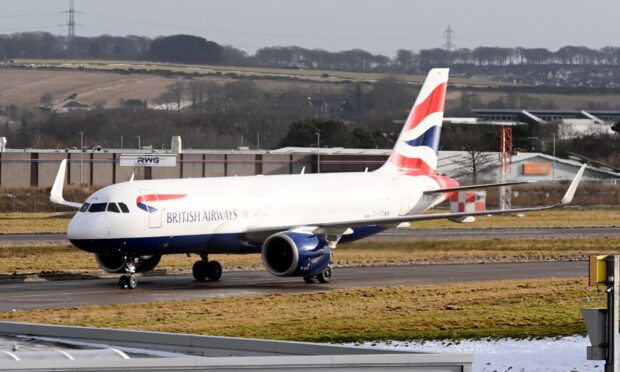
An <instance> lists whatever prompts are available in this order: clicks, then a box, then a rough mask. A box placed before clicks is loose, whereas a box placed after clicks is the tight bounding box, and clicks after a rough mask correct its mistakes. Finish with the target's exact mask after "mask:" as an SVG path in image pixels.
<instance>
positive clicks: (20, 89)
mask: <svg viewBox="0 0 620 372" xmlns="http://www.w3.org/2000/svg"><path fill="white" fill-rule="evenodd" d="M15 63H16V65H20V66H26V67H27V68H23V69H22V68H20V69H16V68H0V91H1V92H2V97H0V104H1V105H3V106H6V105H10V104H15V105H18V106H25V107H32V106H37V105H39V99H40V97H41V96H42V95H43V94H44V93H45V92H50V93H51V94H52V96H53V97H54V98H55V100H56V101H59V100H62V99H64V98H66V97H68V96H70V95H72V94H74V93H75V94H77V96H76V99H77V100H79V101H80V102H82V103H86V104H89V105H91V106H94V105H102V106H103V107H106V108H112V107H118V106H119V100H121V99H126V98H138V99H146V100H147V101H149V103H152V102H154V100H155V98H157V97H158V96H159V95H160V94H161V93H162V92H163V91H164V90H165V87H166V86H167V85H169V84H172V83H174V82H176V81H180V82H184V81H187V79H193V80H196V79H199V80H205V81H211V82H215V83H217V84H225V83H227V82H231V81H234V80H233V79H236V78H240V77H243V78H250V79H254V81H255V83H256V84H257V86H258V88H259V89H262V90H264V91H266V92H279V91H282V90H285V89H295V90H299V91H302V92H306V93H307V94H313V93H314V94H316V93H319V92H321V93H330V92H331V93H338V92H342V91H343V90H344V89H347V85H346V84H342V83H348V82H353V83H372V82H374V81H376V80H378V79H381V78H383V77H385V76H386V75H384V74H376V73H353V72H343V71H321V70H303V69H301V70H295V69H269V68H249V67H226V66H195V65H175V64H163V63H148V62H125V61H79V60H71V61H67V60H15ZM138 71H140V72H141V73H137V72H138ZM175 74H176V75H175ZM181 75H183V76H181ZM422 78H423V77H422V76H418V75H402V76H399V79H403V80H405V81H407V82H409V83H412V84H417V83H419V82H420V81H421V79H422ZM450 81H451V83H454V84H455V85H456V87H455V88H456V89H451V90H450V91H449V94H448V97H447V99H448V101H449V102H457V101H458V100H459V99H460V97H461V95H462V93H463V92H464V91H467V88H463V87H470V86H479V87H485V86H489V85H493V86H496V87H500V88H504V87H505V91H477V94H478V95H479V97H480V99H481V102H482V103H485V104H486V103H488V102H489V101H491V100H494V99H497V98H498V97H499V96H502V95H504V94H506V93H510V91H511V90H510V87H513V86H515V85H513V84H505V83H499V82H490V81H485V80H472V79H459V78H453V79H451V80H450ZM333 83H336V84H333ZM528 95H529V96H532V97H534V98H538V99H540V100H543V101H544V100H549V99H551V100H553V101H554V104H555V106H556V107H557V108H566V109H574V108H583V107H585V105H586V104H592V105H596V106H600V107H615V106H616V105H617V102H618V100H619V99H620V95H618V94H610V95H603V94H599V95H584V94H547V93H528Z"/></svg>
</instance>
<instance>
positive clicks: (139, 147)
mask: <svg viewBox="0 0 620 372" xmlns="http://www.w3.org/2000/svg"><path fill="white" fill-rule="evenodd" d="M136 138H137V139H138V150H140V149H141V148H142V147H141V146H140V136H136Z"/></svg>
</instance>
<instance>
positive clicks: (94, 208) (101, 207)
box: [88, 203, 108, 213]
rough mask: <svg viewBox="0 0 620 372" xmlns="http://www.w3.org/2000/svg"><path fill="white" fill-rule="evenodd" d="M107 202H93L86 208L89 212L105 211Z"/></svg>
mask: <svg viewBox="0 0 620 372" xmlns="http://www.w3.org/2000/svg"><path fill="white" fill-rule="evenodd" d="M107 204H108V203H93V204H91V205H90V208H88V211H89V212H91V213H97V212H105V207H106V205H107Z"/></svg>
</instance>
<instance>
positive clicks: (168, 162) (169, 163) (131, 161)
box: [121, 154, 177, 167]
mask: <svg viewBox="0 0 620 372" xmlns="http://www.w3.org/2000/svg"><path fill="white" fill-rule="evenodd" d="M176 166H177V156H176V155H175V154H122V155H121V167H176Z"/></svg>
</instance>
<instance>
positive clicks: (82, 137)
mask: <svg viewBox="0 0 620 372" xmlns="http://www.w3.org/2000/svg"><path fill="white" fill-rule="evenodd" d="M78 133H79V134H80V186H82V185H83V184H84V178H83V177H82V174H83V169H84V132H82V131H79V132H78Z"/></svg>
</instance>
